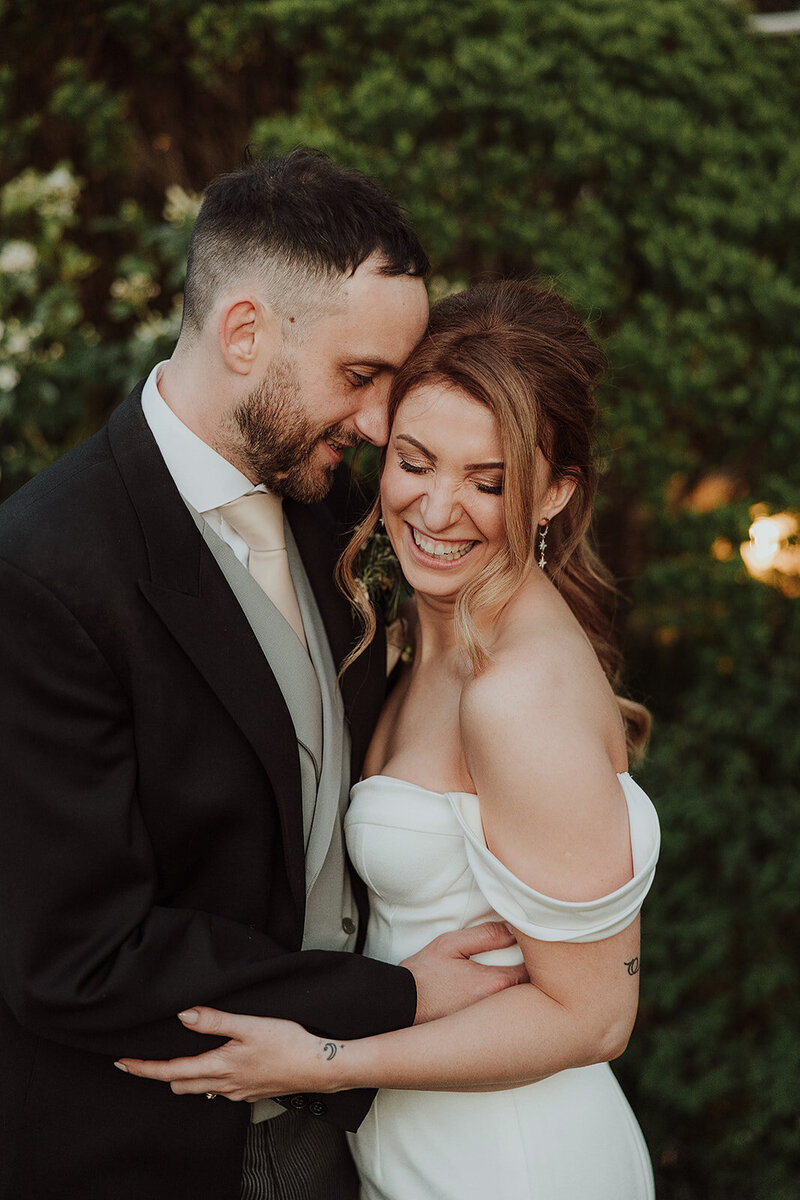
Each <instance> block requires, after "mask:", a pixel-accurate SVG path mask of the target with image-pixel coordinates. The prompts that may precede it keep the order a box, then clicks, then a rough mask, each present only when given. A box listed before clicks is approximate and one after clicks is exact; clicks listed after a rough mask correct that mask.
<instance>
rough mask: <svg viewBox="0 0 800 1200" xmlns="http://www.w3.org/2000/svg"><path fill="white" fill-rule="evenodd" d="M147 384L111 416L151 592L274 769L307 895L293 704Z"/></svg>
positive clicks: (297, 875) (297, 873)
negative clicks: (188, 501) (168, 444)
mask: <svg viewBox="0 0 800 1200" xmlns="http://www.w3.org/2000/svg"><path fill="white" fill-rule="evenodd" d="M140 398H141V387H139V388H137V389H136V390H135V391H134V392H133V393H132V395H131V396H130V397H129V399H128V401H127V402H126V403H125V404H123V405H121V406H120V407H119V408H118V409H117V410H116V411H115V412H114V414H113V415H112V417H111V420H110V422H109V426H108V433H109V439H110V442H111V448H112V451H113V453H114V457H115V460H116V462H117V465H118V467H119V470H120V473H121V474H122V477H123V479H124V481H125V485H126V488H127V490H128V494H129V496H130V498H131V501H132V503H133V505H134V508H135V509H136V512H137V515H138V518H139V522H140V524H141V527H142V531H143V534H144V537H145V541H146V545H147V553H148V558H149V564H150V577H149V578H145V579H142V580H140V582H139V586H140V588H141V591H142V593H143V594H144V596H145V597H146V599H147V600H148V601H149V603H150V604H151V605H152V607H153V608H154V609H155V611H156V612H157V613H158V615H159V616H160V617H161V620H162V621H163V622H164V624H165V625H166V626H167V628H168V629H169V631H170V633H171V634H172V636H173V637H174V638H175V640H176V641H177V642H178V643H179V644H180V645H181V646H182V648H183V649H184V651H185V653H186V654H187V655H188V656H189V658H190V659H191V660H192V662H193V663H194V664H195V666H196V667H197V669H198V671H199V672H200V674H201V675H202V676H203V678H204V679H205V680H206V682H207V683H208V684H209V686H210V687H211V688H212V689H213V691H214V692H215V693H216V695H217V697H218V698H219V700H220V701H221V702H222V704H223V705H224V706H225V708H226V709H227V710H228V712H229V714H230V716H231V717H232V718H233V720H234V721H235V722H236V724H237V725H238V726H239V728H240V729H241V731H242V733H243V734H244V736H245V737H246V738H247V740H248V741H249V742H250V744H251V745H252V747H253V749H254V750H255V752H256V754H257V755H258V757H259V759H260V760H261V762H262V764H263V766H264V769H265V771H266V773H267V775H268V776H269V778H270V780H271V782H272V785H273V790H274V793H275V798H276V802H277V805H278V810H279V814H280V820H281V828H282V832H283V838H284V850H285V856H286V867H287V872H288V876H289V880H290V883H291V887H292V893H293V896H294V899H295V902H296V904H297V907H298V911H299V913H301V914H302V911H303V906H304V903H305V867H304V862H303V822H302V795H301V782H300V766H299V762H298V757H297V743H296V738H295V731H294V727H293V725H292V721H291V718H290V716H289V711H288V709H287V707H286V703H285V701H284V699H283V696H282V695H281V691H280V688H279V686H278V684H277V682H276V680H275V677H274V675H273V674H272V671H271V670H270V668H269V665H268V663H267V661H266V659H265V657H264V655H263V654H262V652H261V649H260V647H259V645H258V642H257V640H256V638H255V635H254V634H253V631H252V629H251V628H250V625H249V624H248V622H247V619H246V617H245V616H244V614H243V612H242V610H241V608H240V606H239V604H238V602H237V601H236V598H235V597H234V595H233V593H232V592H231V589H230V587H229V586H228V584H227V583H226V581H225V579H224V577H223V575H222V573H221V571H220V570H219V567H218V566H217V564H216V562H215V561H214V558H213V555H212V554H211V552H210V550H209V549H208V547H207V546H206V544H205V542H204V541H203V539H202V537H201V536H200V533H199V531H198V529H197V527H196V525H195V523H194V520H193V519H192V516H191V514H190V513H189V511H188V509H187V508H186V506H185V504H184V503H183V501H182V500H181V497H180V495H179V493H178V490H177V488H176V487H175V484H174V482H173V480H172V477H171V476H170V474H169V472H168V471H167V469H166V467H165V465H164V462H163V460H162V458H161V455H160V454H159V452H158V447H157V446H156V444H155V440H154V439H153V436H152V434H151V432H150V429H149V427H148V425H147V422H146V421H145V419H144V415H143V413H142V410H141V403H140Z"/></svg>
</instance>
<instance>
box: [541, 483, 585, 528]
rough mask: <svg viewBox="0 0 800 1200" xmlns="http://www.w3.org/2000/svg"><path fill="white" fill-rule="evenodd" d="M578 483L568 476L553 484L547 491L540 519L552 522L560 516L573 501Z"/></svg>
mask: <svg viewBox="0 0 800 1200" xmlns="http://www.w3.org/2000/svg"><path fill="white" fill-rule="evenodd" d="M577 482H578V481H577V479H575V477H574V476H570V475H566V476H563V477H562V478H561V479H558V480H556V482H555V483H551V484H550V486H549V488H548V489H547V495H546V496H545V498H544V500H543V501H542V507H541V509H540V514H539V519H540V520H542V521H544V520H545V519H547V520H548V521H552V519H553V517H556V516H558V514H559V513H560V512H561V511H562V509H564V508H566V507H567V505H568V504H569V502H570V500H571V499H572V493H573V492H574V491H575V488H576V486H577Z"/></svg>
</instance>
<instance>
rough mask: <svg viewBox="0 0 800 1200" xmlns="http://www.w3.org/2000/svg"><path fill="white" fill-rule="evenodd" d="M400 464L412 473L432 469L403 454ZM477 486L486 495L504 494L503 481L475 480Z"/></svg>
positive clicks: (403, 469)
mask: <svg viewBox="0 0 800 1200" xmlns="http://www.w3.org/2000/svg"><path fill="white" fill-rule="evenodd" d="M397 462H398V466H399V467H400V469H401V471H408V472H409V474H411V475H424V474H425V473H426V472H427V471H429V470H430V467H426V466H422V465H420V464H419V463H412V462H409V461H408V459H407V458H403V456H402V454H398V456H397ZM475 487H476V489H477V490H478V491H479V492H482V493H483V494H484V495H485V496H502V494H503V485H502V483H490V482H488V481H487V480H475Z"/></svg>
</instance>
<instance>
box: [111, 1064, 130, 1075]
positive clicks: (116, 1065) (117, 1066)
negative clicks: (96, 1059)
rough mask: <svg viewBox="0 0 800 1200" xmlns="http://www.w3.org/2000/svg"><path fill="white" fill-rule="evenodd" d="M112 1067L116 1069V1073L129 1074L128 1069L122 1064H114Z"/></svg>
mask: <svg viewBox="0 0 800 1200" xmlns="http://www.w3.org/2000/svg"><path fill="white" fill-rule="evenodd" d="M114 1066H115V1067H116V1068H117V1070H118V1071H124V1072H125V1074H126V1075H129V1074H130V1072H129V1071H128V1068H127V1067H125V1066H123V1064H122V1063H118V1062H115V1063H114Z"/></svg>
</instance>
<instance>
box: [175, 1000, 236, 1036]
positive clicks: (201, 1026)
mask: <svg viewBox="0 0 800 1200" xmlns="http://www.w3.org/2000/svg"><path fill="white" fill-rule="evenodd" d="M178 1020H179V1021H180V1022H181V1023H182V1024H183V1025H185V1026H186V1028H187V1029H192V1030H194V1032H195V1033H209V1034H216V1035H217V1036H218V1037H226V1038H239V1037H242V1036H243V1035H244V1034H245V1033H247V1031H248V1028H249V1027H250V1026H251V1025H252V1021H253V1018H252V1017H248V1016H241V1015H240V1014H238V1013H229V1012H221V1011H220V1009H218V1008H205V1007H200V1005H195V1007H194V1008H187V1009H184V1011H183V1012H179V1013H178Z"/></svg>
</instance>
